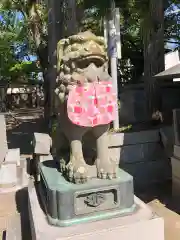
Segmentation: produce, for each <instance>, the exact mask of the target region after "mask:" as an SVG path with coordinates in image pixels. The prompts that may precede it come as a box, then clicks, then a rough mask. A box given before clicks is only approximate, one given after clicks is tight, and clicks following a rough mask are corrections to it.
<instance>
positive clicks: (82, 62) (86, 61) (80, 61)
mask: <svg viewBox="0 0 180 240" xmlns="http://www.w3.org/2000/svg"><path fill="white" fill-rule="evenodd" d="M106 61H107V56H105V55H97V54H89V55H86V56H82V57H80V58H77V59H76V66H77V67H78V68H80V69H83V68H87V67H88V66H89V65H90V64H91V63H94V64H95V66H96V67H101V66H103V64H104V63H105V62H106Z"/></svg>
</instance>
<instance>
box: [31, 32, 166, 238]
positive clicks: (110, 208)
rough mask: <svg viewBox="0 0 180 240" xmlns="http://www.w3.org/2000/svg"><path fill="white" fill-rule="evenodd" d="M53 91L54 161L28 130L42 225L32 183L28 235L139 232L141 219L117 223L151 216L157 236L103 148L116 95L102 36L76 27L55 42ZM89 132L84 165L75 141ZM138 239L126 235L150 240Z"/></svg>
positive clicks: (46, 142) (45, 140)
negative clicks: (90, 141)
mask: <svg viewBox="0 0 180 240" xmlns="http://www.w3.org/2000/svg"><path fill="white" fill-rule="evenodd" d="M55 95H56V110H57V123H58V124H57V126H56V128H55V133H56V134H55V135H53V138H52V148H53V149H52V150H53V154H54V155H55V156H54V158H51V159H48V158H46V159H45V158H42V157H40V156H42V155H46V156H48V155H49V154H50V146H51V140H50V138H49V136H47V135H46V136H43V135H42V134H38V133H36V134H35V135H34V141H33V142H34V149H35V152H34V156H35V159H36V167H37V168H38V170H37V171H36V174H38V175H39V177H37V178H36V179H38V182H39V183H38V188H37V189H38V195H39V196H40V201H41V203H42V204H43V209H44V210H45V213H44V216H46V218H47V222H48V224H47V222H45V221H44V218H43V217H42V216H43V214H42V211H40V208H38V200H37V194H35V188H33V187H32V188H31V187H29V209H30V214H31V215H30V216H31V223H33V227H32V229H33V233H32V234H33V239H49V237H50V238H51V239H71V238H73V239H74V240H75V239H79V240H80V239H81V240H82V239H88V240H90V239H94V237H97V238H98V239H109V237H113V239H116V236H118V239H120V238H121V239H131V238H129V236H130V235H131V236H132V237H133V234H135V233H134V232H133V231H136V230H135V229H137V231H139V232H140V231H141V228H143V227H144V229H146V231H147V229H148V228H149V227H148V226H146V223H144V225H141V226H140V225H139V227H138V225H137V227H135V229H134V230H132V229H130V228H129V230H128V231H126V230H125V231H124V230H122V228H123V225H124V224H125V225H126V224H127V223H128V222H131V223H135V222H136V221H137V222H139V221H140V219H141V218H142V219H146V220H149V219H151V220H154V219H155V220H156V224H154V222H153V224H152V223H151V224H150V225H151V226H150V228H149V229H148V231H149V232H152V230H153V228H154V229H155V230H157V227H158V232H157V233H156V234H159V235H158V238H156V239H159V240H163V239H164V238H163V234H164V233H163V231H162V230H163V221H162V219H159V218H156V216H155V215H154V214H152V212H151V210H150V209H149V208H147V207H145V206H144V205H143V203H142V202H141V201H140V200H137V199H136V198H134V191H133V177H132V176H130V175H129V174H128V173H126V172H124V171H123V170H121V169H119V168H118V165H119V156H118V155H116V154H112V151H110V150H109V133H108V129H109V124H110V122H111V121H112V120H113V119H114V115H115V111H117V106H116V98H117V96H116V95H115V94H114V91H113V87H112V80H111V77H110V75H109V74H108V58H107V53H106V46H105V43H104V39H103V38H102V37H97V36H95V35H94V34H92V33H91V32H84V33H80V34H78V35H75V36H71V37H69V38H68V39H63V40H61V41H60V42H59V44H58V78H57V88H56V90H55ZM89 132H92V133H93V135H94V142H95V143H96V159H95V160H94V161H93V160H91V161H90V162H88V160H87V159H86V157H85V156H86V152H83V139H84V136H85V135H86V134H88V133H89ZM41 138H42V139H41ZM89 150H90V151H91V146H89ZM117 152H118V151H117ZM125 216H126V217H125ZM37 219H39V220H38V223H37ZM85 223H86V224H85ZM38 224H39V226H40V225H41V229H40V227H37V225H38ZM50 225H51V226H50ZM53 225H54V226H59V228H53ZM48 226H49V227H48ZM93 229H95V230H93ZM105 229H106V231H105ZM107 229H108V230H107ZM118 229H121V230H118ZM138 229H139V230H138ZM131 230H132V232H131ZM93 231H95V233H94V232H93ZM107 231H108V232H107ZM123 231H124V233H123ZM142 232H143V230H142ZM50 233H51V234H50ZM74 234H75V236H74ZM123 234H124V235H123ZM128 234H130V235H128ZM148 234H149V233H148V232H147V235H148ZM110 235H111V236H110ZM136 235H137V232H136ZM48 236H49V237H48ZM72 236H73V237H72ZM123 236H124V237H123ZM127 236H128V238H127ZM145 236H146V235H145V233H143V234H142V237H140V238H137V236H136V237H135V238H132V239H138V240H141V239H143V240H149V239H150V238H149V236H148V237H147V238H145ZM154 236H155V235H154ZM151 237H152V236H151Z"/></svg>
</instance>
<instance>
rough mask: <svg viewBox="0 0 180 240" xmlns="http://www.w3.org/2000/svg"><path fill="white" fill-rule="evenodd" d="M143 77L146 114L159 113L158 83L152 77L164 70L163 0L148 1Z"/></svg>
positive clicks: (145, 20) (145, 22) (144, 33)
mask: <svg viewBox="0 0 180 240" xmlns="http://www.w3.org/2000/svg"><path fill="white" fill-rule="evenodd" d="M143 28H144V29H143V31H144V32H143V38H144V39H143V40H144V77H145V88H146V96H147V103H148V112H149V113H150V115H152V113H153V112H155V111H161V96H160V90H159V86H158V83H157V81H156V80H155V79H152V77H153V76H154V75H156V74H158V73H159V72H161V71H163V70H164V65H165V64H164V8H163V0H158V1H157V0H150V1H149V14H148V15H147V18H146V19H144V25H143Z"/></svg>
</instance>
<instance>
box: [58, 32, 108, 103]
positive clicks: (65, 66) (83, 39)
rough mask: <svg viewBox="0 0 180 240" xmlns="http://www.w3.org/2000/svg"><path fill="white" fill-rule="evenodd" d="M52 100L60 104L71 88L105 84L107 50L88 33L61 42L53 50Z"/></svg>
mask: <svg viewBox="0 0 180 240" xmlns="http://www.w3.org/2000/svg"><path fill="white" fill-rule="evenodd" d="M57 70H58V77H57V85H56V90H55V93H56V96H57V97H58V99H59V100H60V101H61V102H64V100H65V99H66V97H67V96H68V93H69V91H70V90H71V88H72V86H73V85H77V84H79V83H81V84H84V83H90V82H94V81H101V80H103V81H106V80H107V81H109V80H110V76H109V74H108V57H107V47H106V44H105V41H104V38H103V37H99V36H96V35H94V34H93V33H91V32H90V31H87V32H81V33H79V34H77V35H73V36H70V37H69V38H67V39H62V40H60V41H59V43H58V47H57Z"/></svg>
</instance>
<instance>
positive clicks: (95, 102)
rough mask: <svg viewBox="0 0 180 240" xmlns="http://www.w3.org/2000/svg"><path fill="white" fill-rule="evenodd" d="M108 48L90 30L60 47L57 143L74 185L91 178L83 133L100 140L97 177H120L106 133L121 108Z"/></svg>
mask: <svg viewBox="0 0 180 240" xmlns="http://www.w3.org/2000/svg"><path fill="white" fill-rule="evenodd" d="M106 49H107V48H106V45H105V41H104V38H103V37H97V36H95V35H94V34H92V33H91V32H90V31H87V32H81V33H79V34H77V35H73V36H70V37H69V38H67V39H63V40H61V41H60V42H59V43H58V47H57V58H58V63H57V70H58V77H57V82H56V89H55V106H56V110H57V114H58V123H59V124H58V127H57V130H56V137H55V142H54V144H55V149H56V155H57V156H58V158H60V159H59V160H60V169H61V171H62V172H63V173H64V174H65V175H66V176H67V178H68V179H69V181H71V182H75V183H83V182H86V181H87V179H88V177H90V174H89V173H88V167H87V164H86V162H85V160H84V156H83V151H82V137H83V136H84V135H85V134H86V133H87V132H88V131H92V133H93V135H94V137H95V139H96V146H97V159H96V161H95V164H96V167H97V177H99V178H108V179H112V178H115V177H116V167H117V164H116V161H115V159H112V157H111V156H109V155H108V132H107V131H108V129H109V123H110V122H111V121H112V120H113V119H114V115H115V111H116V110H117V106H116V95H115V94H114V92H113V89H112V80H111V77H110V75H109V74H108V57H107V50H106ZM64 137H65V138H66V139H67V140H68V143H69V147H70V154H69V156H67V151H63V150H64V148H65V145H63V144H64V141H63V139H64Z"/></svg>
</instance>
